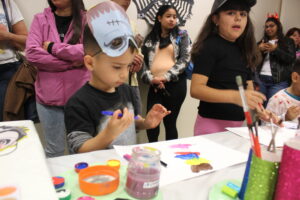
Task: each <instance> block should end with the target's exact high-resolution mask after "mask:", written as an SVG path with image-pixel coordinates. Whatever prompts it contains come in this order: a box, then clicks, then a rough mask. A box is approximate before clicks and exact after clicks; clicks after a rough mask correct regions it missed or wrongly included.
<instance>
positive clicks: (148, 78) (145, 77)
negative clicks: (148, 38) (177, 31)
mask: <svg viewBox="0 0 300 200" xmlns="http://www.w3.org/2000/svg"><path fill="white" fill-rule="evenodd" d="M141 49H142V54H143V55H144V63H143V69H142V70H143V72H142V75H141V79H142V81H143V82H144V83H146V84H151V82H152V80H153V78H154V77H153V74H152V73H151V71H150V66H149V49H148V48H147V47H146V44H144V45H143V46H142V48H141Z"/></svg>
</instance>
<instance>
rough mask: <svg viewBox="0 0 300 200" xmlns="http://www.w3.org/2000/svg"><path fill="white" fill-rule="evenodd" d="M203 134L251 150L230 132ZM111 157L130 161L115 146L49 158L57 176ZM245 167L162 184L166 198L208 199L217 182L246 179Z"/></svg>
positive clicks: (228, 144)
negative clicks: (244, 177)
mask: <svg viewBox="0 0 300 200" xmlns="http://www.w3.org/2000/svg"><path fill="white" fill-rule="evenodd" d="M203 137H205V138H206V139H210V140H212V141H214V142H216V143H219V144H222V145H224V146H227V147H229V148H232V149H235V150H238V151H241V152H244V153H248V151H249V148H250V144H249V140H246V139H245V138H242V137H239V136H237V135H235V134H233V133H230V132H223V133H216V134H210V135H205V136H203ZM109 159H118V160H120V161H121V163H122V164H127V162H126V161H125V160H124V159H123V158H121V157H120V156H119V155H118V154H117V153H116V152H115V150H113V149H112V150H102V151H94V152H90V153H83V154H76V155H68V156H61V157H56V158H49V159H47V163H48V167H49V169H50V173H51V174H52V176H57V175H61V174H63V173H64V172H66V171H67V170H70V169H73V168H74V165H75V164H76V163H78V162H88V163H96V162H105V161H107V160H109ZM244 170H245V163H243V164H240V165H236V166H232V167H229V168H226V169H223V170H219V171H216V172H212V173H209V174H206V175H202V176H199V177H196V178H192V179H189V180H185V181H180V182H178V183H174V184H170V185H167V186H164V187H161V188H160V190H161V191H162V193H163V197H164V199H165V200H207V199H208V193H209V190H210V188H211V187H212V186H213V185H214V184H216V183H218V182H220V181H223V180H227V179H238V180H242V178H243V174H244Z"/></svg>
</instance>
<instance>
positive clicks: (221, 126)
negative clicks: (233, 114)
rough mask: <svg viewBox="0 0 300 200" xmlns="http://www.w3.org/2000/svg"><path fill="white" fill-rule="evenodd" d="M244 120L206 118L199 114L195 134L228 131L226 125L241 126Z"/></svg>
mask: <svg viewBox="0 0 300 200" xmlns="http://www.w3.org/2000/svg"><path fill="white" fill-rule="evenodd" d="M243 122H244V121H230V120H220V119H212V118H205V117H201V116H200V115H197V119H196V122H195V126H194V136H197V135H204V134H211V133H217V132H224V131H226V129H225V128H226V127H241V126H242V125H243Z"/></svg>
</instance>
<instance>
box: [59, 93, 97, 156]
mask: <svg viewBox="0 0 300 200" xmlns="http://www.w3.org/2000/svg"><path fill="white" fill-rule="evenodd" d="M65 126H66V130H67V143H68V146H69V150H70V152H71V153H77V152H78V150H79V148H80V147H81V146H82V145H83V144H84V143H85V142H86V141H87V140H89V139H91V138H93V135H92V133H93V132H94V130H93V127H94V125H93V123H92V120H91V119H90V117H89V115H88V113H87V110H86V109H85V108H84V106H82V105H81V103H80V101H76V99H71V100H70V101H69V102H68V103H67V105H66V106H65Z"/></svg>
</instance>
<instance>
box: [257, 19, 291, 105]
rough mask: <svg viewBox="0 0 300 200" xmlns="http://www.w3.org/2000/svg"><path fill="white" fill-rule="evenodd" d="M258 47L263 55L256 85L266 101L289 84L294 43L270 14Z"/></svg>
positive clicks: (277, 20)
mask: <svg viewBox="0 0 300 200" xmlns="http://www.w3.org/2000/svg"><path fill="white" fill-rule="evenodd" d="M258 47H259V50H260V52H261V54H262V56H263V61H262V63H261V64H260V65H259V66H258V67H257V72H258V74H259V80H258V86H259V90H260V92H262V93H263V94H265V95H266V97H267V101H268V100H269V99H270V98H271V97H272V96H273V95H274V94H275V93H276V92H278V91H279V90H281V89H284V88H287V87H288V86H289V81H290V75H291V72H292V66H293V63H294V61H295V59H296V54H295V45H294V42H293V40H291V39H290V38H287V37H284V35H283V31H282V25H281V23H280V21H279V19H278V17H277V16H270V17H268V19H267V20H266V23H265V32H264V37H263V39H262V40H261V41H260V42H259V43H258ZM267 101H266V102H265V105H266V104H267Z"/></svg>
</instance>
